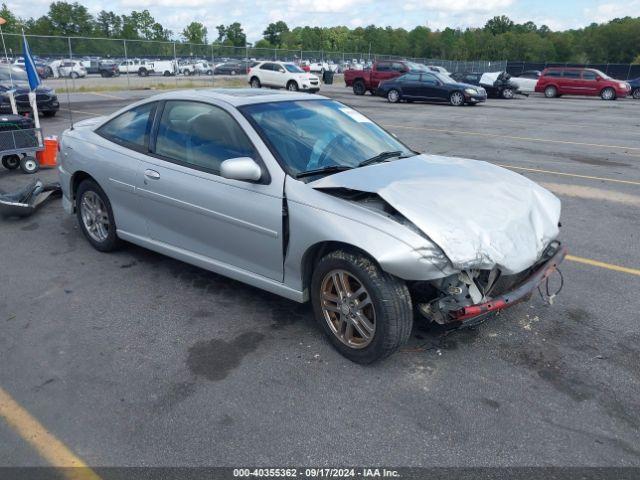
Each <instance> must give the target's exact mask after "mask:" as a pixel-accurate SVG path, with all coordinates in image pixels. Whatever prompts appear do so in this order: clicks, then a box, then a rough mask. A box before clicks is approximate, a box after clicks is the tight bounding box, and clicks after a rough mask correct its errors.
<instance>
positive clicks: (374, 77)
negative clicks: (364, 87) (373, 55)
mask: <svg viewBox="0 0 640 480" xmlns="http://www.w3.org/2000/svg"><path fill="white" fill-rule="evenodd" d="M395 76H397V75H394V73H393V71H392V70H391V62H378V64H377V65H376V69H375V70H374V71H373V72H371V77H370V78H371V88H372V89H376V88H378V85H379V84H380V82H382V81H384V80H388V79H390V78H393V77H395Z"/></svg>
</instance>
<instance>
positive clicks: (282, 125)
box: [240, 100, 415, 176]
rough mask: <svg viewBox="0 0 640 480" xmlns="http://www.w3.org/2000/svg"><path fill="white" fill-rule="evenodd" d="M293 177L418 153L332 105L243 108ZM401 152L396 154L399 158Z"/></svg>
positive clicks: (362, 118)
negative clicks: (370, 160)
mask: <svg viewBox="0 0 640 480" xmlns="http://www.w3.org/2000/svg"><path fill="white" fill-rule="evenodd" d="M240 110H241V111H242V113H243V114H244V115H245V116H246V117H247V118H248V119H249V120H250V121H251V123H252V124H253V125H254V126H255V128H256V129H257V130H258V132H259V133H260V135H261V136H262V137H263V138H264V139H265V140H266V141H267V142H268V143H269V144H270V146H271V147H272V150H274V151H275V152H274V153H276V156H277V157H278V158H279V160H280V162H281V164H282V166H283V167H284V168H285V170H287V173H289V174H290V175H292V176H297V175H299V174H301V173H303V172H309V171H313V170H318V169H328V171H330V170H331V169H334V170H335V169H336V168H345V169H346V168H355V167H358V166H359V165H360V164H361V163H362V162H364V161H366V160H369V159H372V158H373V157H377V156H378V155H380V154H382V153H385V154H387V153H389V152H394V153H395V154H394V155H390V156H389V158H386V156H385V155H383V156H382V157H381V161H384V160H388V159H390V158H391V157H399V156H410V155H414V154H415V153H414V152H412V151H411V150H410V149H409V148H407V147H406V146H405V145H403V144H402V143H401V142H400V141H398V140H396V139H395V138H394V137H393V136H391V135H390V134H389V133H387V132H385V131H384V130H383V129H382V128H380V127H379V126H377V125H376V124H375V123H373V122H372V121H371V120H369V119H368V118H367V117H365V116H364V115H362V114H361V113H359V112H357V111H356V110H353V109H352V108H350V107H347V106H346V105H343V104H341V103H338V102H336V101H333V100H301V101H286V102H272V103H259V104H255V105H247V106H244V107H241V109H240ZM396 152H397V153H396Z"/></svg>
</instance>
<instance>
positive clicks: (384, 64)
mask: <svg viewBox="0 0 640 480" xmlns="http://www.w3.org/2000/svg"><path fill="white" fill-rule="evenodd" d="M411 70H421V68H420V66H419V65H417V64H415V63H412V62H405V61H400V60H385V61H380V62H376V63H374V64H373V66H372V67H371V68H370V69H368V70H345V71H344V83H345V85H346V86H347V87H353V93H355V94H356V95H364V94H365V93H367V92H371V93H375V91H376V88H378V84H379V83H380V82H381V81H383V80H389V79H390V78H396V77H399V76H400V75H403V74H405V73H407V72H409V71H411ZM422 70H424V68H422Z"/></svg>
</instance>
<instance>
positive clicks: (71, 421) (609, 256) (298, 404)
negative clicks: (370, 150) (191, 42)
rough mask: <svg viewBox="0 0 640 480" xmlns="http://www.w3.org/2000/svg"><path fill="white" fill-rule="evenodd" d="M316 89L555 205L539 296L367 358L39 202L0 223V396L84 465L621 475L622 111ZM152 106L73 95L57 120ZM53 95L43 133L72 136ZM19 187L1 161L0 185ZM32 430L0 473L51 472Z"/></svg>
mask: <svg viewBox="0 0 640 480" xmlns="http://www.w3.org/2000/svg"><path fill="white" fill-rule="evenodd" d="M118 81H122V78H121V79H118ZM169 81H174V80H171V79H170V80H169ZM321 93H324V94H326V95H328V96H330V97H333V98H335V99H338V100H340V101H342V102H344V103H346V104H348V105H350V106H353V107H354V108H356V109H358V110H360V111H361V112H362V113H364V114H366V115H367V116H369V117H371V118H372V119H373V120H375V121H376V122H378V123H380V124H381V125H382V126H384V127H385V128H386V129H388V130H389V131H391V132H393V133H395V134H396V135H397V136H398V137H399V138H400V139H402V140H403V141H404V142H405V143H407V144H408V145H409V146H411V147H412V148H414V149H416V150H418V151H421V152H426V153H431V154H438V155H445V156H458V157H467V158H472V159H476V160H484V161H489V162H492V163H495V164H499V165H502V166H505V167H506V168H510V169H513V170H514V171H516V172H518V173H521V174H523V175H525V176H527V177H529V178H531V179H532V180H534V181H536V182H539V183H541V184H542V185H544V186H545V187H546V188H548V189H550V190H551V191H553V192H554V193H555V194H556V195H558V196H559V197H560V198H561V200H562V204H563V215H562V240H563V241H564V242H565V244H566V245H567V246H568V247H569V249H570V253H571V255H572V256H571V257H570V258H569V259H567V260H566V261H565V263H564V264H563V265H562V267H561V270H562V273H563V274H564V279H565V285H564V289H563V290H562V292H561V294H560V295H559V296H558V297H557V298H556V299H555V302H554V304H553V305H551V306H550V305H546V304H545V303H544V302H543V301H542V299H541V298H539V297H537V296H534V298H533V299H532V301H531V303H530V304H523V305H519V306H517V307H514V308H512V309H510V310H507V311H506V312H504V313H503V314H501V315H499V316H497V317H496V318H493V319H491V320H489V321H487V322H485V323H484V324H481V325H480V326H478V327H474V328H472V329H466V330H461V331H453V332H446V331H443V330H441V329H437V328H433V327H428V326H426V325H423V324H420V323H416V325H415V327H414V331H413V334H412V338H411V341H410V343H409V344H408V345H407V346H406V347H405V348H403V350H402V351H401V352H400V353H397V354H395V355H394V356H392V357H391V358H389V359H387V360H385V361H383V362H381V363H378V364H374V365H372V366H368V367H363V366H359V365H356V364H354V363H351V362H349V361H348V360H346V359H345V358H343V357H342V356H340V355H339V354H338V353H337V352H336V351H334V350H333V349H332V348H331V346H330V345H329V344H328V342H327V341H326V340H325V338H324V337H323V335H322V333H321V331H320V330H319V328H318V327H317V326H316V325H315V322H314V320H313V315H312V312H311V308H310V306H308V305H299V304H296V303H293V302H290V301H287V300H284V299H282V298H280V297H277V296H274V295H271V294H268V293H265V292H263V291H260V290H257V289H255V288H252V287H249V286H246V285H243V284H241V283H238V282H235V281H231V280H228V279H226V278H224V277H221V276H218V275H215V274H212V273H209V272H207V271H204V270H201V269H199V268H196V267H192V266H189V265H187V264H185V263H182V262H179V261H176V260H172V259H169V258H166V257H163V256H161V255H159V254H155V253H152V252H150V251H146V250H144V249H141V248H138V247H135V246H132V245H127V246H126V247H125V248H124V249H122V250H120V251H118V252H117V253H114V254H101V253H98V252H97V251H95V250H94V249H93V248H92V247H91V246H90V245H89V243H88V242H87V241H85V239H84V238H83V237H82V234H81V232H80V230H79V229H78V227H77V224H76V220H75V218H74V217H70V216H67V215H66V214H65V213H64V212H63V210H62V206H61V203H60V202H59V201H54V202H52V203H50V204H48V205H47V206H45V207H44V208H43V210H42V211H40V212H38V213H37V214H36V215H35V216H34V217H32V218H30V219H26V220H4V221H0V232H2V234H1V235H0V246H1V248H2V254H1V255H2V257H1V258H2V260H1V261H0V264H1V265H2V268H1V269H0V292H2V294H1V295H0V325H2V335H0V365H1V368H0V392H2V391H4V392H6V393H7V394H9V395H10V396H11V397H12V398H13V399H14V400H15V401H16V402H17V403H18V404H19V405H20V406H21V407H22V408H24V409H25V410H27V411H28V412H29V413H30V414H31V415H32V416H33V417H35V418H36V419H37V420H38V421H39V422H40V423H41V424H42V425H44V426H45V427H46V428H47V429H48V430H49V432H50V434H51V435H53V436H54V437H55V438H57V439H58V440H60V441H61V442H62V444H64V445H66V446H67V447H68V449H69V450H70V451H71V452H73V453H74V454H75V455H77V456H78V457H79V458H80V459H82V460H83V461H84V462H86V463H87V464H89V465H92V466H163V465H166V466H204V465H215V466H236V467H237V466H246V465H269V466H286V465H315V466H340V465H394V466H425V465H429V466H505V465H510V466H511V465H519V466H523V465H527V466H545V465H554V466H572V465H575V466H639V465H640V447H639V445H640V433H639V429H640V415H639V414H638V412H640V399H639V398H638V391H639V387H640V364H639V363H638V358H639V355H640V325H639V320H640V318H639V315H638V312H639V311H640V296H639V295H638V291H639V289H640V238H639V237H640V216H639V215H638V212H639V211H640V167H639V165H640V135H638V132H639V129H640V115H639V112H640V102H638V101H634V100H631V99H625V100H619V101H615V102H604V101H601V100H600V99H594V98H568V97H563V98H560V99H544V98H542V97H539V96H532V97H529V98H519V99H516V100H511V101H507V100H489V101H488V102H487V103H486V104H484V105H481V106H476V107H463V108H454V107H450V106H445V105H436V104H425V103H417V102H416V103H412V104H404V103H401V104H393V105H392V104H389V103H387V102H386V101H385V100H383V99H381V98H376V97H372V96H370V95H366V96H363V97H356V96H354V95H353V93H352V92H351V91H350V90H349V89H346V88H345V87H344V86H343V85H342V84H340V83H337V84H335V85H333V86H330V87H325V88H324V89H323V91H322V92H321ZM150 94H152V92H149V91H137V92H126V91H124V92H109V93H97V94H90V93H87V94H73V95H72V98H71V114H72V115H73V118H74V120H75V121H78V120H80V119H83V118H89V117H92V116H96V115H102V114H108V113H111V112H113V111H115V110H117V109H119V108H120V107H122V106H125V105H127V104H129V103H130V102H132V101H133V100H135V99H138V98H141V97H143V96H147V95H150ZM60 100H61V105H62V109H61V111H60V112H59V114H58V116H57V117H55V118H54V119H45V120H43V128H44V130H45V134H47V135H52V134H60V133H61V132H62V130H63V129H64V128H67V126H68V121H69V113H70V112H69V111H67V110H66V97H65V96H61V98H60ZM37 176H38V177H40V178H42V179H44V180H55V178H56V173H55V171H51V170H50V171H41V172H39V173H38V174H37ZM31 179H32V177H28V176H26V175H24V174H22V173H20V172H19V171H11V172H10V171H7V170H1V171H0V190H4V191H10V190H14V189H16V188H18V187H20V186H22V185H24V184H26V183H27V182H29V181H30V180H31ZM451 196H452V198H455V192H451ZM505 208H508V205H505ZM28 436H29V429H28V428H26V430H24V431H23V433H22V434H20V435H19V434H17V433H16V431H14V430H13V429H10V428H8V427H7V425H6V424H5V423H3V422H0V465H2V466H25V465H36V466H38V465H47V464H48V462H47V460H46V459H45V456H43V451H42V450H41V449H40V448H38V447H37V443H38V441H37V439H36V440H35V442H34V441H27V440H26V439H25V438H26V437H28ZM32 440H33V439H32ZM29 442H30V443H29ZM34 444H35V445H36V446H34Z"/></svg>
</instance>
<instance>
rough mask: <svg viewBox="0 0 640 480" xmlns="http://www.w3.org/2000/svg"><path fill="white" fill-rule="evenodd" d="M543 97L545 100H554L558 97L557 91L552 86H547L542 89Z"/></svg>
mask: <svg viewBox="0 0 640 480" xmlns="http://www.w3.org/2000/svg"><path fill="white" fill-rule="evenodd" d="M544 96H545V97H547V98H556V97H557V96H558V89H557V88H556V87H554V86H553V85H549V86H548V87H547V88H545V89H544Z"/></svg>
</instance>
